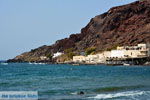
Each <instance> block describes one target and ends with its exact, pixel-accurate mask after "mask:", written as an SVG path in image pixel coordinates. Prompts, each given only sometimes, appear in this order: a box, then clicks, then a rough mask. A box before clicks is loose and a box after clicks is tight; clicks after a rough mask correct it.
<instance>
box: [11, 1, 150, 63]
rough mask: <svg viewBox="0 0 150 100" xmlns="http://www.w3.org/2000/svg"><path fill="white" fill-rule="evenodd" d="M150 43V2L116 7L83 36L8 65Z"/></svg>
mask: <svg viewBox="0 0 150 100" xmlns="http://www.w3.org/2000/svg"><path fill="white" fill-rule="evenodd" d="M148 42H150V1H149V0H140V1H136V2H133V3H131V4H127V5H123V6H118V7H113V8H111V9H110V10H109V11H107V12H105V13H103V14H101V15H98V16H95V17H94V18H92V19H91V20H90V22H89V23H88V24H87V26H85V27H84V28H82V29H81V33H78V34H72V35H70V37H69V38H65V39H62V40H58V41H56V43H55V44H53V45H51V46H42V47H39V48H37V49H34V50H31V51H30V52H26V53H23V54H21V55H19V56H17V57H15V58H14V59H10V60H9V61H13V62H19V61H20V62H22V61H40V56H46V55H49V54H51V55H52V54H53V53H56V52H64V51H65V50H66V49H70V48H72V49H73V52H74V53H76V54H79V53H80V52H84V51H85V49H86V48H89V47H96V51H97V52H98V51H103V50H109V49H112V48H114V46H123V45H136V44H138V43H148Z"/></svg>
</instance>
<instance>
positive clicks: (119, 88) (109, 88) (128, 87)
mask: <svg viewBox="0 0 150 100" xmlns="http://www.w3.org/2000/svg"><path fill="white" fill-rule="evenodd" d="M143 87H145V86H143V85H136V86H120V87H104V88H98V89H95V90H94V92H98V93H99V92H113V91H120V90H129V89H138V88H143Z"/></svg>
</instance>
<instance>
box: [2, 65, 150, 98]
mask: <svg viewBox="0 0 150 100" xmlns="http://www.w3.org/2000/svg"><path fill="white" fill-rule="evenodd" d="M0 91H38V94H39V100H150V67H149V66H147V67H144V66H132V67H131V66H130V67H125V66H102V65H101V66H100V65H89V66H88V65H82V66H72V65H46V64H45V65H40V64H36V65H35V64H28V63H10V64H8V65H7V64H5V63H2V64H0ZM80 91H83V92H84V93H85V94H84V95H79V94H78V93H79V92H80Z"/></svg>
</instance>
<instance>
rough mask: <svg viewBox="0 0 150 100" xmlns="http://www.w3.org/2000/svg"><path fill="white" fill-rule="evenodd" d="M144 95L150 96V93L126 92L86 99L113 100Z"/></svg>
mask: <svg viewBox="0 0 150 100" xmlns="http://www.w3.org/2000/svg"><path fill="white" fill-rule="evenodd" d="M144 94H150V91H127V92H120V93H111V94H98V95H97V96H95V97H88V98H93V99H113V98H119V97H130V96H132V97H135V96H142V95H144Z"/></svg>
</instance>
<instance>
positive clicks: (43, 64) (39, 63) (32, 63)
mask: <svg viewBox="0 0 150 100" xmlns="http://www.w3.org/2000/svg"><path fill="white" fill-rule="evenodd" d="M29 64H30V65H46V63H31V62H30V63H29Z"/></svg>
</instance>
